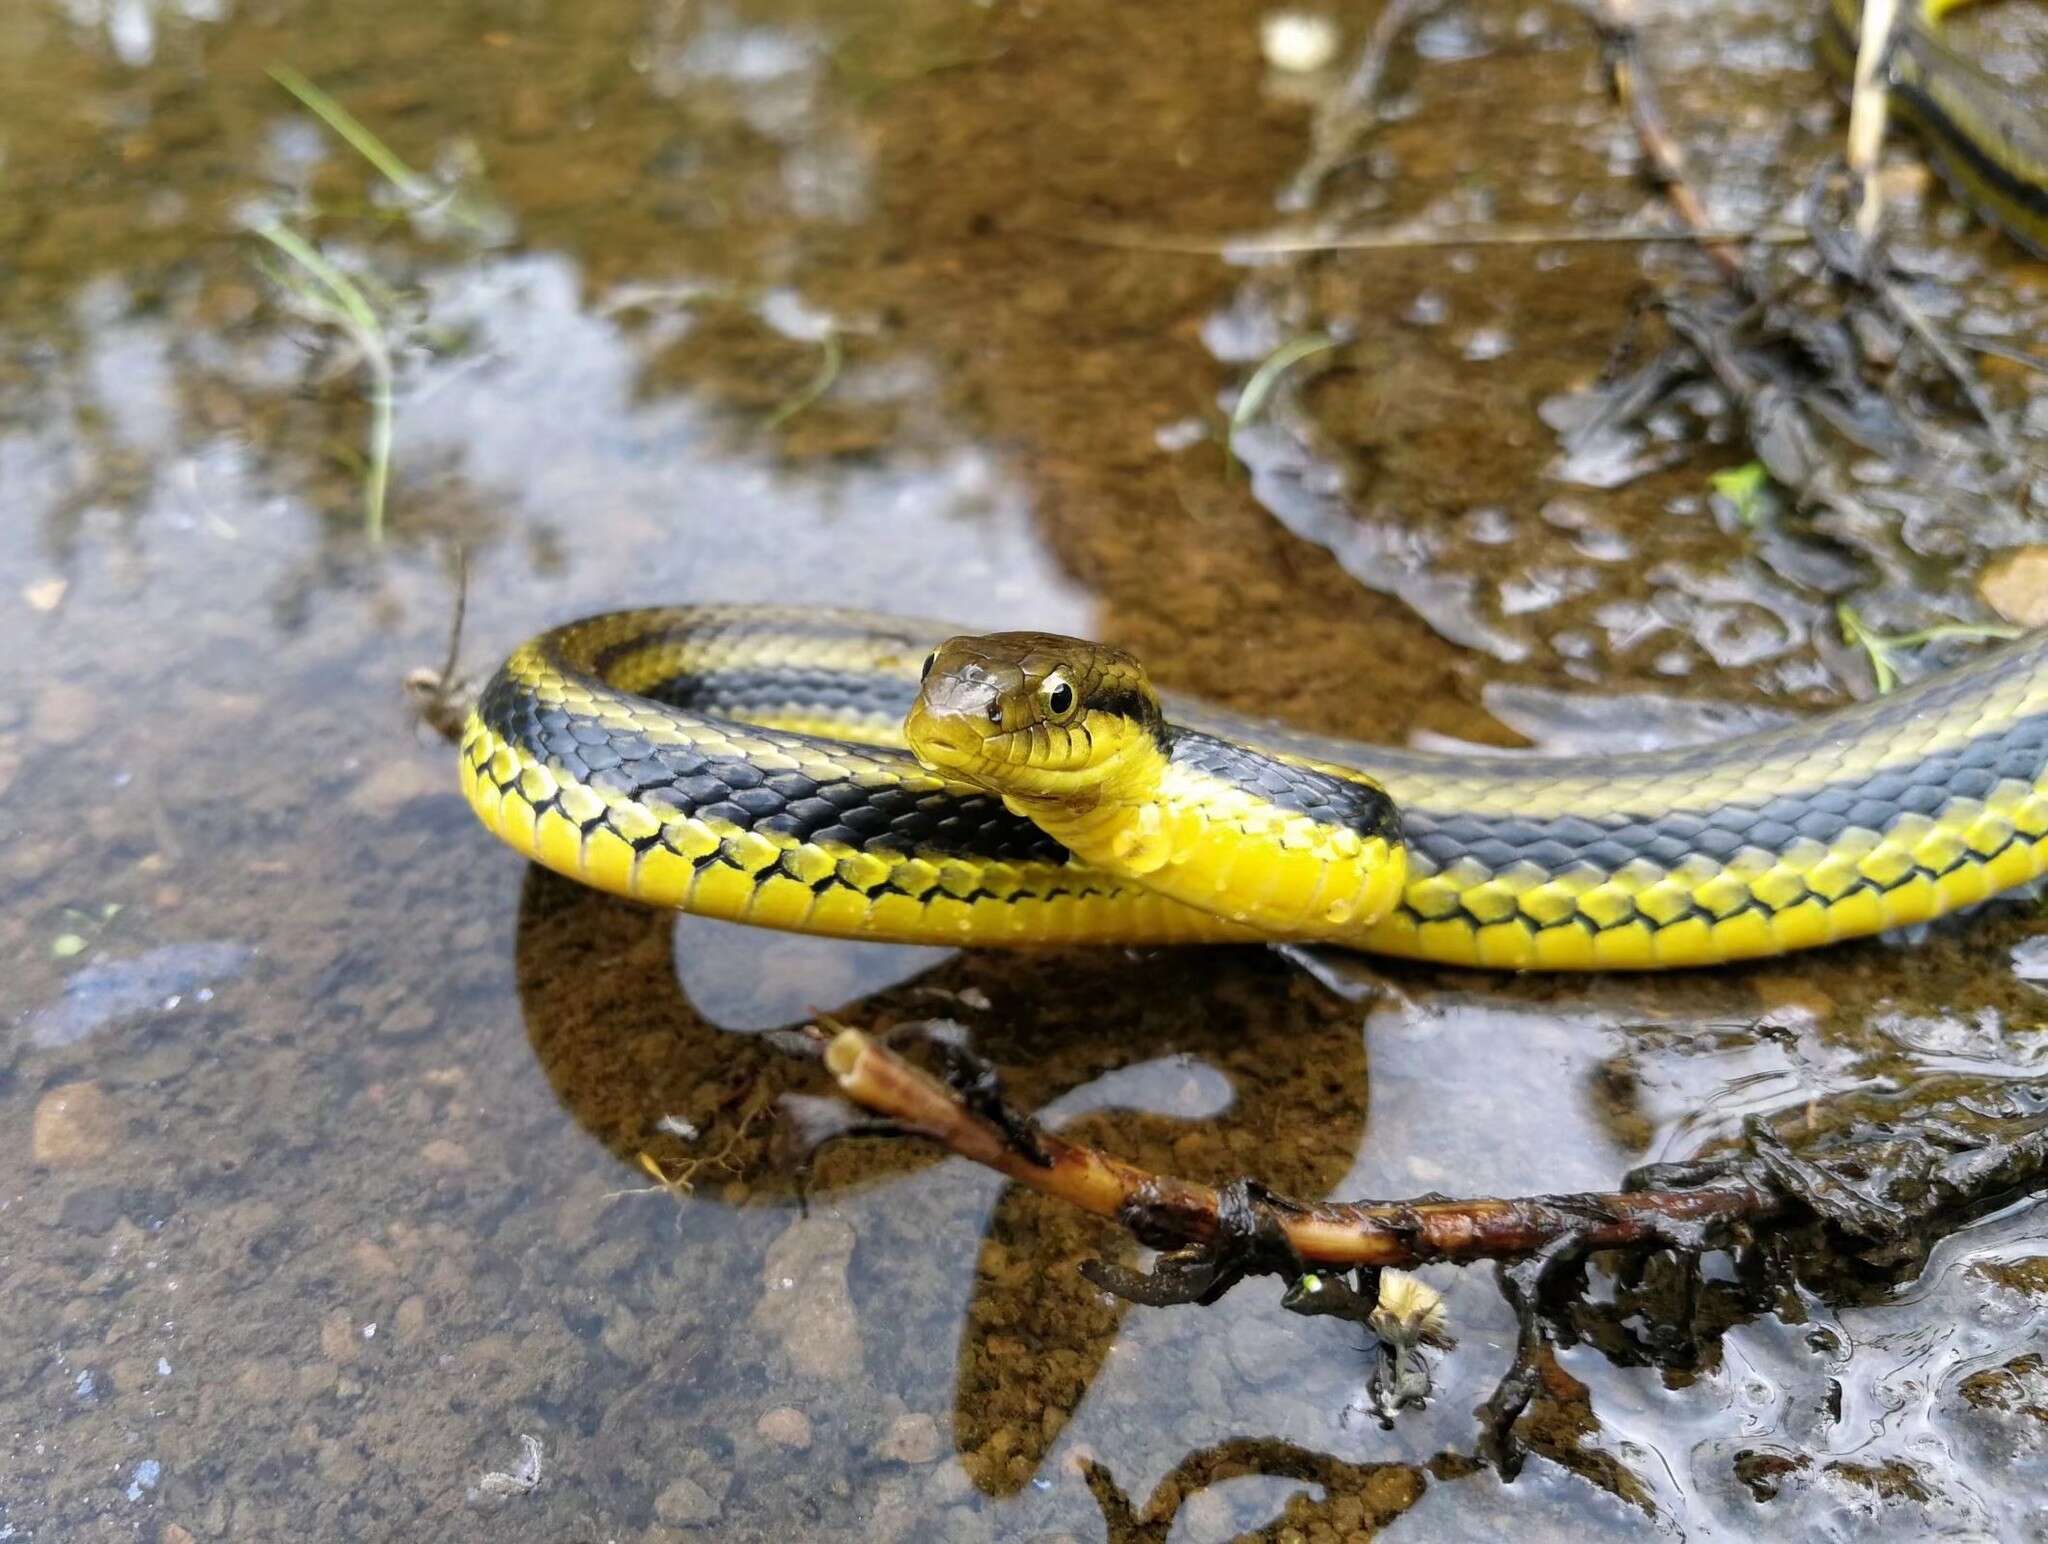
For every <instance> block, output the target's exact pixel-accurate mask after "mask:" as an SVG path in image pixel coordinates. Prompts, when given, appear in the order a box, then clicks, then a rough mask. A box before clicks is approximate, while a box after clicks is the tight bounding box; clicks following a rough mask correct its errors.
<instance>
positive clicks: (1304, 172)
mask: <svg viewBox="0 0 2048 1544" xmlns="http://www.w3.org/2000/svg"><path fill="white" fill-rule="evenodd" d="M1444 3H1445V0H1387V3H1386V4H1385V5H1383V6H1382V7H1380V13H1379V15H1378V16H1377V17H1375V18H1374V19H1373V24H1372V32H1371V33H1370V35H1368V36H1367V38H1366V40H1365V46H1364V47H1363V48H1362V49H1361V50H1359V55H1358V60H1357V62H1356V63H1354V64H1353V65H1352V66H1351V73H1350V75H1348V76H1347V77H1346V78H1345V81H1344V84H1343V85H1341V86H1339V87H1338V88H1337V90H1336V92H1335V93H1334V94H1332V95H1331V97H1330V98H1329V100H1328V101H1326V102H1325V103H1324V104H1323V105H1322V107H1321V108H1320V109H1319V110H1318V111H1317V113H1316V120H1315V124H1314V127H1313V128H1312V129H1311V130H1310V148H1309V153H1308V159H1307V160H1305V161H1304V162H1303V163H1302V166H1301V170H1300V171H1298V172H1296V173H1295V174H1294V178H1293V180H1292V181H1291V182H1289V183H1288V185H1287V188H1286V191H1285V192H1283V193H1282V194H1281V195H1280V199H1279V204H1280V207H1281V208H1282V209H1305V208H1307V207H1308V206H1309V205H1311V204H1313V203H1314V202H1315V201H1316V198H1317V196H1318V195H1319V194H1320V193H1321V192H1322V188H1323V183H1324V182H1326V181H1327V180H1328V179H1329V176H1330V174H1331V173H1332V172H1334V171H1336V170H1337V168H1338V167H1340V166H1342V165H1343V164H1344V163H1345V162H1346V161H1349V160H1351V159H1353V158H1354V157H1355V156H1356V155H1357V154H1358V147H1359V143H1360V142H1361V141H1362V140H1363V139H1364V138H1365V137H1366V135H1367V134H1368V133H1370V132H1371V130H1372V127H1373V117H1374V113H1375V111H1376V108H1377V104H1378V99H1379V94H1380V81H1381V80H1382V79H1383V78H1384V77H1385V75H1386V72H1387V60H1388V59H1389V58H1390V57H1391V56H1392V54H1393V51H1394V44H1395V43H1396V42H1398V41H1399V40H1400V37H1401V34H1402V33H1404V32H1406V31H1407V30H1408V29H1409V28H1410V27H1412V26H1414V25H1415V24H1416V23H1417V22H1419V21H1421V20H1423V19H1424V18H1425V17H1427V16H1429V15H1430V14H1432V13H1433V12H1435V11H1438V10H1441V9H1442V8H1443V5H1444Z"/></svg>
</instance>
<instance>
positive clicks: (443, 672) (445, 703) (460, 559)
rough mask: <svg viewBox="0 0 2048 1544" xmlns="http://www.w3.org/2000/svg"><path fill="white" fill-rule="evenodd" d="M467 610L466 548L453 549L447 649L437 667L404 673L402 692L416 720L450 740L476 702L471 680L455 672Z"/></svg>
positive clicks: (467, 550)
mask: <svg viewBox="0 0 2048 1544" xmlns="http://www.w3.org/2000/svg"><path fill="white" fill-rule="evenodd" d="M468 610H469V549H468V548H467V547H458V548H457V549H456V551H455V606H454V614H453V615H452V616H451V617H450V618H449V622H448V652H447V654H446V655H445V656H444V657H443V659H442V661H441V668H440V669H439V670H429V669H426V668H425V667H422V668H420V669H417V670H409V671H407V672H406V675H405V683H404V684H405V694H406V696H407V697H408V698H409V699H410V700H411V702H412V710H413V713H414V715H415V716H417V717H418V719H419V721H420V722H421V723H423V724H425V725H426V726H427V727H428V728H429V729H431V730H433V731H434V732H435V733H436V734H438V735H439V736H440V737H441V738H442V739H444V740H446V741H448V742H449V743H450V744H453V743H454V742H455V741H456V740H457V739H459V738H460V737H461V734H462V726H463V723H464V721H465V720H466V719H468V717H469V710H470V709H471V708H472V707H474V706H475V705H476V703H475V698H476V693H475V691H474V690H472V687H471V683H470V682H469V681H468V680H466V679H465V678H464V677H463V676H461V675H460V674H458V662H459V660H460V658H461V655H462V623H463V618H464V617H465V616H466V615H467V614H468Z"/></svg>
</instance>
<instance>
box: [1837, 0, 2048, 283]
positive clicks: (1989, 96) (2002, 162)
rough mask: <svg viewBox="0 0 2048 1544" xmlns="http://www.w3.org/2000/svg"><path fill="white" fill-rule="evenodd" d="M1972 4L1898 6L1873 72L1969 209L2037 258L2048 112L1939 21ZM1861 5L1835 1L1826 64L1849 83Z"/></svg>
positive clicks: (2046, 247) (2042, 231)
mask: <svg viewBox="0 0 2048 1544" xmlns="http://www.w3.org/2000/svg"><path fill="white" fill-rule="evenodd" d="M1968 3H1970V0H1917V3H1916V0H1902V3H1901V4H1900V6H1899V10H1898V16H1897V19H1896V20H1895V21H1894V22H1893V24H1892V30H1891V34H1890V36H1889V37H1888V38H1887V39H1886V40H1885V44H1884V49H1883V53H1882V54H1881V56H1880V58H1879V60H1878V65H1877V71H1878V75H1879V78H1880V79H1881V80H1882V81H1883V83H1884V86H1885V88H1886V94H1887V96H1888V98H1889V99H1890V101H1891V102H1893V103H1895V104H1896V105H1897V107H1898V108H1899V110H1900V113H1901V116H1903V117H1904V118H1905V119H1906V121H1907V122H1908V123H1910V124H1911V125H1912V126H1913V127H1914V128H1915V129H1916V130H1918V132H1919V135H1920V138H1921V140H1922V141H1923V142H1924V143H1925V144H1926V145H1927V147H1928V152H1929V155H1930V158H1931V159H1932V160H1933V162H1934V165H1935V169H1936V170H1938V171H1939V172H1940V173H1941V175H1942V178H1943V180H1944V181H1946V182H1947V183H1948V185H1949V187H1950V189H1951V190H1952V191H1953V192H1954V193H1955V194H1956V196H1957V197H1959V198H1960V199H1962V200H1963V202H1964V203H1966V204H1968V205H1970V207H1971V208H1973V209H1975V210H1976V211H1977V212H1978V213H1979V214H1981V215H1983V216H1984V217H1985V218H1986V219H1988V220H1990V221H1991V222H1992V223H1993V224H1994V225H1996V226H1998V227H1999V228H2000V229H2001V230H2003V231H2004V232H2005V233H2006V234H2007V235H2008V236H2010V237H2011V238H2012V239H2013V240H2014V241H2016V242H2018V243H2019V244H2020V245H2021V246H2022V247H2024V248H2026V249H2027V250H2028V251H2029V252H2031V253H2033V254H2034V255H2035V256H2036V257H2048V108H2044V106H2043V103H2042V101H2041V92H2040V89H2039V88H2038V86H2037V87H2036V88H2035V89H2034V90H2032V91H2028V90H2025V89H2023V88H2021V87H2019V86H2016V85H2015V84H2014V83H2012V82H2010V81H2006V80H2002V79H2000V78H1999V77H1998V76H1996V75H1993V74H1991V73H1990V72H1989V71H1988V70H1985V69H1984V68H1983V67H1982V66H1980V65H1978V64H1977V63H1976V62H1975V61H1974V60H1971V59H1968V58H1965V57H1964V56H1963V55H1961V54H1959V53H1957V52H1956V51H1955V50H1954V49H1953V48H1951V47H1950V46H1949V45H1948V43H1947V42H1946V41H1944V39H1943V38H1942V36H1941V34H1940V30H1939V23H1940V21H1941V19H1942V17H1943V16H1944V15H1946V14H1947V13H1948V12H1949V11H1952V10H1955V9H1957V8H1958V7H1959V6H1960V5H1963V4H1968ZM1862 14H1863V8H1862V0H1829V4H1828V6H1827V8H1826V10H1825V12H1824V13H1823V18H1822V25H1821V34H1820V45H1821V54H1822V56H1823V58H1825V59H1826V60H1827V62H1828V63H1829V64H1830V65H1831V66H1832V67H1833V68H1834V70H1835V71H1836V73H1837V74H1839V75H1840V76H1842V77H1843V78H1844V79H1853V78H1854V76H1855V72H1856V53H1857V45H1858V41H1859V34H1860V30H1861V26H1862Z"/></svg>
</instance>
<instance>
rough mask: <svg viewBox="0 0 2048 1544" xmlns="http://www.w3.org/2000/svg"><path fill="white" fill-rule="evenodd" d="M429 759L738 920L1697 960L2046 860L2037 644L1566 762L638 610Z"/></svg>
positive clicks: (796, 626) (2045, 661)
mask: <svg viewBox="0 0 2048 1544" xmlns="http://www.w3.org/2000/svg"><path fill="white" fill-rule="evenodd" d="M458 764H459V768H460V777H461V783H462V789H463V792H464V794H465V796H466V797H467V799H468V801H469V803H470V805H471V807H472V808H473V809H474V810H475V812H476V814H477V816H478V817H479V818H480V819H481V820H482V822H483V823H484V825H485V826H486V827H488V828H489V829H490V830H491V831H493V832H495V833H496V834H497V835H498V836H499V837H500V838H501V839H502V840H503V841H505V842H506V843H507V844H509V845H510V846H511V847H512V848H513V849H514V850H516V851H517V852H519V853H521V854H523V855H525V856H526V857H527V858H529V859H532V860H533V861H535V862H538V863H540V864H542V865H544V866H545V867H547V868H549V869H552V870H554V871H556V872H557V873H560V874H564V875H567V876H568V877H570V878H572V879H575V880H579V881H581V882H582V883H584V884H586V885H590V886H593V887H595V888H597V889H600V890H604V891H608V892H611V893H613V894H616V895H621V896H627V897H631V898H633V899H635V900H639V901H643V902H646V903H649V904H652V905H657V906H665V907H672V908H676V909H678V910H682V911H687V912H694V913H698V914H701V915H704V916H708V917H715V918H722V919H726V920H730V921H736V922H744V923H753V924H758V925H761V926H766V927H774V928H782V929H787V930H794V931H799V932H808V933H816V934H823V935H828V936H832V937H840V938H856V939H874V940H880V941H888V942H897V943H922V944H943V945H955V946H972V947H981V946H1008V947H1041V948H1042V947H1050V946H1067V945H1153V944H1171V943H1202V942H1233V941H1235V942H1276V941H1289V942H1302V943H1326V944H1334V945H1338V946H1342V947H1346V948H1351V949H1357V950H1362V951H1367V952H1370V953H1375V954H1385V955H1392V956H1398V957H1405V958H1409V959H1417V960H1424V961H1431V962H1436V963H1440V964H1448V965H1457V966H1470V967H1481V968H1496V969H1506V970H1546V971H1626V970H1649V969H1659V968H1669V967H1683V966H1699V965H1714V964H1720V963H1723V962H1727V961H1734V960H1742V959H1754V958H1758V957H1762V956H1770V955H1778V954H1784V953H1789V952H1791V951H1794V950H1799V949H1805V948H1809V947H1813V946H1816V945H1822V944H1828V943H1833V942H1836V941H1838V940H1843V939H1850V938H1857V937H1863V936H1868V935H1871V934H1875V933H1878V932H1882V931H1884V930H1886V929H1891V928H1898V927H1903V926H1907V925H1910V924H1913V923H1918V922H1923V921H1926V920H1929V919H1931V918H1934V917H1938V916H1941V915H1944V914H1946V913H1949V912H1953V911H1957V910H1959V909H1961V908H1964V907H1967V906H1971V905H1973V904H1975V903H1977V902H1980V901H1983V900H1985V899H1987V898H1988V897H1990V896H1993V895H1996V894H1998V893H2000V892H2002V891H2006V890H2009V889H2012V888H2013V887H2015V886H2017V885H2021V884H2024V883H2026V882H2027V881H2029V880H2032V879H2034V878H2036V877H2038V876H2039V875H2041V874H2042V872H2043V871H2044V869H2048V633H2040V634H2031V635H2028V636H2026V637H2023V638H2021V639H2019V640H2017V641H2015V642H2013V643H2010V644H2007V645H2004V646H2002V647H2000V648H1998V649H1995V650H1992V651H1989V652H1987V653H1985V654H1983V655H1981V656H1980V657H1978V658H1976V659H1974V660H1972V661H1970V662H1968V663H1966V664H1964V665H1961V666H1959V667H1957V668H1954V669H1952V670H1949V671H1946V672H1943V673H1941V674H1937V675H1934V676H1931V677H1928V678H1926V679H1924V680H1922V681H1919V682H1917V683H1915V684H1913V685H1911V686H1909V687H1906V688H1903V689H1901V690H1899V691H1897V692H1895V693H1892V694H1890V695H1886V696H1880V697H1876V698H1873V699H1870V700H1868V701H1865V702H1861V703H1855V704H1851V705H1849V706H1845V707H1842V708H1838V709H1835V710H1832V711H1829V712H1826V713H1822V714H1819V715H1816V716H1814V717H1811V718H1807V719H1803V720H1798V721H1795V722H1793V723H1790V724H1788V725H1785V726H1782V727H1778V728H1773V729H1769V730H1765V731H1761V732H1758V733H1754V734H1750V735H1745V736H1741V737H1737V738H1731V739H1726V740H1722V741H1719V742H1717V743H1712V744H1705V745H1693V746H1682V747H1674V748H1670V749H1664V750H1658V751H1640V752H1630V753H1626V754H1615V755H1572V756H1561V757H1560V756H1546V755H1515V754H1505V755H1484V754H1462V753H1456V752H1445V751H1436V750H1420V749H1412V748H1402V747H1389V746H1378V745H1367V744H1362V743H1357V742H1352V741H1346V740H1337V739H1331V738H1327V737H1323V736H1318V735H1312V734H1309V733H1305V732H1303V731H1300V730H1297V729H1294V728H1291V727H1287V726H1283V725H1280V724H1276V723H1272V722H1268V721H1265V720H1262V719H1258V718H1254V717H1248V716H1243V715H1239V714H1234V713H1231V712H1228V711H1225V710H1222V709H1220V708H1217V707H1214V706H1211V705H1208V704H1205V703H1203V702H1201V701H1199V700H1196V699H1193V698H1188V697H1183V696H1179V695H1176V694H1172V693H1166V692H1162V691H1160V690H1158V689H1157V688H1156V687H1155V686H1154V685H1153V683H1152V682H1151V680H1150V677H1149V675H1148V674H1147V672H1146V671H1145V669H1144V667H1143V666H1142V665H1141V664H1140V663H1139V662H1138V661H1137V660H1136V659H1134V658H1133V657H1132V656H1131V655H1129V654H1128V653H1125V652H1123V651H1121V650H1118V649H1115V648H1112V647H1109V646H1107V645H1103V644H1099V643H1094V642H1089V641H1086V640H1081V639H1075V638H1067V637H1061V636H1058V635H1054V634H1048V633H988V632H979V633H977V632H975V631H974V630H973V629H971V628H963V627H960V626H957V625H949V624H946V623H942V622H934V621H919V620H915V619H906V618H897V617H889V616H883V615H877V614H873V613H868V612H860V611H847V610H835V609H829V608H821V607H816V608H814V607H790V606H781V607H776V606H732V605H706V606H686V607H667V608H654V609H644V610H632V611H619V612H611V613H607V614H605V615H601V616H596V617H591V618H587V619H584V620H580V621H574V622H570V623H567V624H565V625H562V626H559V627H555V628H552V629H550V630H548V631H546V632H543V633H541V634H540V635H539V636H537V637H535V638H533V639H531V640H529V641H527V642H526V643H524V644H522V645H521V646H520V647H519V648H517V649H516V650H515V651H514V652H513V653H512V654H511V656H510V657H509V658H508V659H507V660H506V661H505V663H504V664H503V666H502V667H501V668H500V669H499V670H498V671H497V673H496V674H495V675H494V676H493V677H492V679H491V680H490V682H489V683H488V685H487V686H486V687H485V688H484V690H483V692H482V693H481V695H480V697H479V699H478V701H477V704H476V707H475V708H474V710H473V711H472V712H471V713H470V715H469V717H468V719H467V722H466V723H465V725H464V728H463V732H462V736H461V742H460V750H459V755H458Z"/></svg>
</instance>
